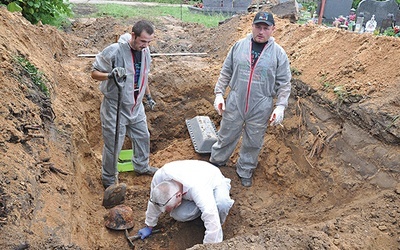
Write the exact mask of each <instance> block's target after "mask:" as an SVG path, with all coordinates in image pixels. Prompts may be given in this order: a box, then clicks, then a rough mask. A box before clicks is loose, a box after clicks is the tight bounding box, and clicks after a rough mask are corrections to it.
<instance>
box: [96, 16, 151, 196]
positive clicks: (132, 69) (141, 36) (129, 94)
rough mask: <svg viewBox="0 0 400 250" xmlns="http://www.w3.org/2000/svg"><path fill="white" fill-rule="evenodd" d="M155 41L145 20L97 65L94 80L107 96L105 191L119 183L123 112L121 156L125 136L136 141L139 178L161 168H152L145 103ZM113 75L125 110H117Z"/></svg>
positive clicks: (101, 55) (104, 103)
mask: <svg viewBox="0 0 400 250" xmlns="http://www.w3.org/2000/svg"><path fill="white" fill-rule="evenodd" d="M153 39H154V28H153V25H152V24H151V23H150V22H148V21H145V20H142V21H138V22H137V23H135V25H133V27H132V37H131V39H130V40H129V41H128V42H126V43H114V44H111V45H110V46H108V47H106V48H105V49H104V50H103V51H102V52H100V53H99V54H98V55H97V56H96V59H95V62H94V63H93V71H92V74H91V76H92V78H93V79H95V80H99V81H102V82H101V84H100V90H101V92H102V93H103V95H104V98H103V101H102V103H101V107H100V118H101V125H102V133H103V140H104V147H103V155H102V158H103V159H102V172H101V174H102V182H103V186H104V188H107V187H109V186H110V185H112V184H114V183H116V181H117V179H118V170H117V167H116V166H114V165H115V163H114V161H113V154H114V144H115V143H114V142H115V128H116V127H115V126H116V124H115V123H116V116H117V112H120V114H121V117H120V124H118V125H119V143H118V144H119V145H116V146H117V147H118V152H120V150H121V148H122V145H123V143H124V138H125V134H126V135H127V136H128V137H129V138H130V139H131V141H132V149H133V152H134V154H133V157H132V162H133V164H134V166H135V172H136V173H137V174H147V175H154V173H155V172H156V171H157V168H155V167H151V166H149V155H150V133H149V130H148V128H147V120H146V114H145V112H144V107H143V103H142V99H143V96H144V94H145V91H146V88H147V82H148V74H149V71H150V63H151V57H150V50H149V48H148V46H149V43H150V42H151V41H153ZM113 74H115V75H116V76H117V79H118V82H120V83H122V88H121V98H122V100H121V106H120V110H117V100H118V88H117V85H116V83H115V81H114V78H113Z"/></svg>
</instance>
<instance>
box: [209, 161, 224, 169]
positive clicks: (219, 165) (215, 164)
mask: <svg viewBox="0 0 400 250" xmlns="http://www.w3.org/2000/svg"><path fill="white" fill-rule="evenodd" d="M209 163H211V164H213V165H214V166H216V167H217V168H220V167H225V164H218V163H214V162H212V161H209Z"/></svg>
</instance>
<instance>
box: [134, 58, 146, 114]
mask: <svg viewBox="0 0 400 250" xmlns="http://www.w3.org/2000/svg"><path fill="white" fill-rule="evenodd" d="M131 54H132V62H133V72H135V74H136V70H135V56H134V54H133V53H131ZM142 61H144V63H142V67H144V69H143V72H146V68H145V67H146V56H144V57H142ZM140 71H142V70H140ZM143 84H144V77H143V76H142V83H141V84H140V87H139V93H138V95H137V96H139V94H140V92H142V88H143ZM133 100H134V101H135V104H133V106H132V109H131V112H133V109H134V108H135V107H136V104H137V101H136V100H137V98H136V99H135V76H133Z"/></svg>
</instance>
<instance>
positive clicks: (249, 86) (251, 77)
mask: <svg viewBox="0 0 400 250" xmlns="http://www.w3.org/2000/svg"><path fill="white" fill-rule="evenodd" d="M250 43H251V42H250ZM265 47H267V44H266V45H265V46H264V48H263V50H262V51H261V53H260V56H259V57H258V59H257V62H256V63H255V64H254V66H251V50H252V45H251V44H250V67H251V70H250V77H249V82H248V83H247V94H246V108H245V110H244V112H245V113H247V111H248V110H249V97H250V90H251V84H252V82H253V73H254V69H255V68H256V66H257V64H258V60H259V59H260V58H261V55H262V54H263V53H264V50H265Z"/></svg>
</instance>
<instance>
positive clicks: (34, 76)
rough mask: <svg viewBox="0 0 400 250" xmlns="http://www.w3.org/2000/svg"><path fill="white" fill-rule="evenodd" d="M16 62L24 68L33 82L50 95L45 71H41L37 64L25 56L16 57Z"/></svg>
mask: <svg viewBox="0 0 400 250" xmlns="http://www.w3.org/2000/svg"><path fill="white" fill-rule="evenodd" d="M15 60H16V62H17V63H18V64H19V65H20V66H21V67H22V68H23V70H24V72H25V73H26V74H27V75H28V76H29V77H30V79H31V80H32V82H33V83H34V84H35V85H36V86H37V87H38V88H39V89H40V91H42V92H43V93H44V94H45V95H46V96H49V90H48V89H47V86H46V81H47V80H46V79H45V78H44V76H43V73H42V72H40V71H39V70H38V69H37V68H36V67H35V65H33V64H32V63H30V62H29V61H28V60H27V59H26V58H25V57H22V56H17V57H15Z"/></svg>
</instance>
